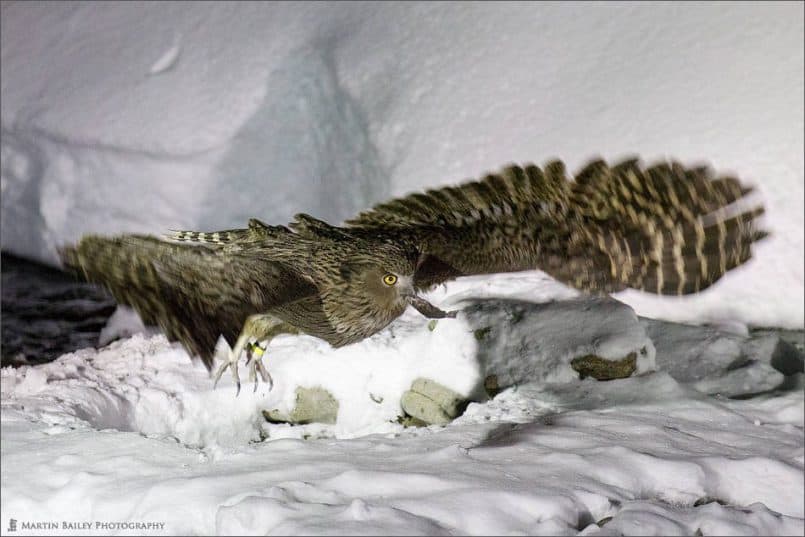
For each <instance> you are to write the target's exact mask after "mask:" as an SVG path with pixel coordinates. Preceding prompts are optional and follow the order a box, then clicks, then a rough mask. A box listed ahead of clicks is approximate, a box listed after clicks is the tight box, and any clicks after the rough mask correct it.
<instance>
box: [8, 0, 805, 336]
mask: <svg viewBox="0 0 805 537" xmlns="http://www.w3.org/2000/svg"><path fill="white" fill-rule="evenodd" d="M802 9H803V8H802V5H801V4H797V3H789V4H768V3H763V4H754V5H753V4H726V5H725V4H718V5H685V6H682V5H673V4H663V5H652V6H644V5H639V4H605V5H604V4H601V5H597V4H571V5H567V4H564V5H562V4H525V5H513V4H509V5H500V4H453V3H445V4H430V3H402V4H385V3H378V4H367V3H354V4H353V3H332V4H328V3H311V4H294V3H287V4H286V3H277V4H252V3H237V4H236V3H219V4H214V3H213V4H185V3H159V4H156V3H144V4H143V3H119V4H93V3H84V4H82V3H64V4H62V3H60V4H53V5H51V4H35V3H34V4H31V3H11V2H9V3H4V4H3V6H2V14H3V16H2V67H1V69H2V95H3V99H2V139H1V140H2V141H1V145H2V152H1V155H2V234H1V235H2V247H3V249H7V250H9V251H12V252H14V253H16V254H20V255H24V256H29V257H33V258H36V259H39V260H44V261H46V262H51V263H52V262H54V260H55V254H54V252H55V247H56V246H58V245H59V244H61V243H64V242H68V241H74V240H76V239H77V238H78V237H79V236H80V235H81V234H83V233H87V232H93V231H94V232H107V233H113V232H118V231H148V232H159V231H163V230H165V229H168V228H201V229H222V228H229V227H232V226H236V225H242V224H243V223H244V222H245V221H246V219H247V218H249V217H251V216H257V217H260V218H262V219H264V220H266V221H272V222H284V221H287V220H288V218H289V217H290V216H291V215H292V214H293V213H295V212H298V211H305V212H310V213H312V214H315V215H317V216H320V217H322V218H325V219H329V220H331V221H335V222H337V221H340V220H341V219H343V218H345V217H348V216H350V215H351V214H353V213H354V212H356V211H358V210H360V209H362V208H364V207H366V206H367V205H369V204H371V203H373V202H376V201H379V200H381V199H383V198H385V197H387V196H389V195H397V194H402V193H405V192H408V191H411V190H415V189H420V188H422V187H425V186H433V185H438V184H445V183H454V182H457V181H460V180H463V179H465V178H469V177H477V176H479V175H480V174H481V173H483V172H485V171H487V170H492V169H497V168H499V167H500V166H502V165H504V164H505V163H508V162H511V161H515V162H524V161H536V162H539V163H541V162H544V161H545V160H547V159H548V158H550V157H553V156H559V157H561V158H563V159H565V160H566V161H567V162H568V164H569V166H570V167H571V168H576V167H577V166H579V165H581V164H582V162H583V161H584V160H586V159H587V158H589V157H591V156H593V155H596V154H601V155H602V156H604V157H606V158H610V159H615V158H618V157H620V156H623V155H625V154H631V153H636V154H639V155H641V156H643V157H644V158H645V159H647V160H652V159H655V158H658V157H663V156H673V157H675V158H679V159H681V160H683V161H685V162H689V163H692V162H698V161H701V160H703V159H706V160H708V161H710V162H711V163H712V164H713V165H714V166H715V167H716V168H718V169H721V170H725V171H734V172H736V173H737V174H738V175H739V176H741V177H742V178H744V179H745V180H746V181H748V182H749V183H752V184H755V185H757V187H758V190H759V192H760V194H761V196H762V198H763V199H764V200H765V202H766V204H767V206H768V227H769V229H770V230H771V231H772V232H773V236H772V238H771V239H769V240H768V241H766V242H765V243H764V244H761V245H759V246H758V248H757V259H756V260H755V261H753V262H752V263H751V264H750V265H749V266H747V267H745V268H743V269H741V270H739V271H736V272H735V273H734V274H730V275H729V276H727V277H726V278H725V279H724V281H722V282H721V283H720V284H719V285H718V286H717V287H715V288H714V289H713V290H711V291H708V292H706V293H704V294H703V295H701V296H697V297H691V298H686V299H657V298H654V297H648V296H644V295H641V294H639V293H629V292H627V293H624V294H623V295H622V296H621V297H620V298H622V299H623V300H625V301H626V302H628V303H629V304H630V305H633V306H635V307H636V309H637V312H638V313H639V314H641V315H647V316H650V317H662V318H666V319H671V320H687V321H699V322H701V321H714V320H719V321H725V320H726V321H735V322H743V323H749V324H753V325H775V326H787V327H795V328H797V327H798V328H801V327H802V326H803V324H805V313H803V308H802V303H803V296H804V294H803V288H804V286H803V280H804V278H803V272H804V271H803V261H802V259H803V227H804V226H803V212H804V211H803V176H804V175H805V173H804V171H803V159H802V147H803V134H802V133H803V103H802V99H801V95H802V93H803V71H802V64H803V48H802V42H803V23H802V20H803V11H802Z"/></svg>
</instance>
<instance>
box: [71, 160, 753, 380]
mask: <svg viewBox="0 0 805 537" xmlns="http://www.w3.org/2000/svg"><path fill="white" fill-rule="evenodd" d="M750 191H751V189H750V188H748V187H746V186H744V185H742V184H741V183H740V182H739V181H738V180H737V179H735V178H733V177H729V176H717V175H715V174H714V172H713V171H712V170H711V169H710V168H709V167H705V166H703V167H686V166H684V165H682V164H679V163H678V162H673V161H662V162H658V163H656V164H654V165H652V166H644V165H642V164H641V163H640V161H639V160H638V159H628V160H624V161H622V162H619V163H618V164H616V165H612V166H611V165H608V164H607V163H606V162H605V161H604V160H602V159H594V160H592V161H590V162H589V163H588V164H587V165H585V166H583V167H582V169H581V170H580V171H579V172H578V173H577V174H576V175H575V177H574V178H573V179H572V180H571V179H569V178H568V177H567V176H566V172H565V166H564V164H563V163H562V162H561V161H558V160H556V161H551V162H548V163H547V164H546V165H545V166H544V167H543V168H540V167H538V166H535V165H533V164H529V165H525V166H516V165H510V166H508V167H506V168H504V169H503V170H502V171H500V172H499V173H493V174H489V175H486V176H485V177H483V178H482V179H480V180H476V181H470V182H466V183H464V184H461V185H458V186H448V187H445V188H440V189H435V190H428V191H426V192H423V193H415V194H411V195H409V196H406V197H402V198H399V199H394V200H391V201H389V202H387V203H383V204H380V205H377V206H375V207H374V208H372V209H370V210H367V211H365V212H362V213H360V214H359V215H357V216H356V217H354V218H352V219H350V220H347V221H346V222H345V223H343V224H342V225H340V226H333V225H330V224H328V223H326V222H323V221H321V220H318V219H316V218H313V217H312V216H309V215H306V214H299V215H297V216H296V217H295V218H294V220H293V221H292V222H291V223H289V224H288V225H287V226H274V225H267V224H265V223H263V222H261V221H259V220H257V219H252V220H250V221H249V223H248V226H247V227H246V228H243V229H231V230H226V231H216V232H195V231H175V232H171V233H168V234H166V235H165V236H163V237H154V236H147V235H121V236H116V237H101V236H94V235H90V236H86V237H84V238H82V240H81V241H80V242H79V243H78V244H77V245H75V246H70V247H66V248H63V249H61V251H60V253H61V258H62V261H63V264H64V266H65V267H66V268H67V269H68V270H70V271H72V272H74V273H75V274H77V275H79V276H80V277H82V278H84V279H86V280H88V281H91V282H97V283H100V284H102V285H104V286H106V287H107V288H108V289H109V290H110V291H111V293H112V295H113V296H114V297H115V299H116V300H117V301H118V302H120V303H121V304H127V305H129V306H131V307H133V308H134V309H135V310H136V311H137V312H138V313H139V314H140V316H141V317H142V319H143V321H144V322H145V323H148V324H155V325H158V326H159V327H160V328H161V329H162V331H163V332H164V333H165V335H166V336H167V337H168V339H170V340H172V341H177V340H178V341H179V342H181V344H182V345H183V346H184V348H185V349H186V350H187V351H188V353H190V354H191V356H197V357H199V358H200V359H201V360H202V361H203V363H204V364H205V365H206V367H207V368H208V369H209V370H212V368H213V365H214V364H213V362H214V351H215V347H216V343H217V341H218V339H219V337H221V336H223V338H225V339H226V341H227V342H228V343H229V345H230V348H231V351H230V352H229V354H228V356H227V357H226V358H225V359H224V360H223V363H222V364H221V365H220V367H219V368H218V369H217V371H216V373H215V382H216V383H217V382H218V380H219V379H220V378H221V375H222V374H223V372H224V371H226V370H227V369H229V370H230V371H231V373H232V375H233V377H234V379H235V381H236V384H237V386H238V390H239V389H240V376H239V373H238V369H239V363H241V362H244V363H245V365H246V367H247V369H248V372H249V378H250V379H252V380H253V381H254V382H255V385H256V383H257V382H258V374H259V376H260V378H262V379H263V380H264V381H266V382H272V381H271V376H270V374H269V372H268V371H267V370H266V368H265V366H264V365H263V363H262V359H261V358H262V355H263V353H264V352H265V351H266V348H267V346H268V344H269V342H270V341H271V339H272V338H274V337H275V336H277V335H279V334H285V333H290V334H298V333H303V334H308V335H311V336H315V337H318V338H321V339H323V340H325V341H326V342H328V343H329V344H331V345H333V346H334V347H340V346H343V345H348V344H350V343H354V342H357V341H360V340H362V339H364V338H366V337H369V336H371V335H372V334H375V333H377V332H378V331H380V330H382V329H383V328H385V327H386V326H387V325H388V324H389V323H391V322H392V321H393V320H394V319H396V318H397V317H398V316H400V315H401V314H402V313H403V312H404V311H405V310H406V308H408V307H409V306H412V307H414V308H415V309H416V310H418V311H419V312H420V313H422V314H423V315H424V316H426V317H429V318H441V317H445V316H453V315H455V312H445V311H442V310H440V309H439V308H437V307H436V306H434V305H433V304H430V303H429V302H427V301H426V300H424V299H423V298H421V297H420V296H419V295H418V293H420V292H422V291H424V290H427V289H429V288H431V287H433V286H434V285H437V284H440V283H442V282H446V281H448V280H452V279H454V278H459V277H462V276H469V275H475V274H493V273H499V272H511V271H520V270H529V269H539V270H542V271H544V272H545V273H547V274H548V275H549V276H551V277H553V278H554V279H556V280H558V281H559V282H562V283H564V284H566V285H569V286H572V287H574V288H576V289H578V290H581V291H584V292H588V293H594V294H602V293H611V292H615V291H620V290H622V289H626V288H632V289H638V290H641V291H645V292H649V293H656V294H660V295H685V294H691V293H697V292H699V291H702V290H704V289H706V288H707V287H709V286H710V285H712V284H713V283H714V282H716V281H717V280H718V279H719V278H721V277H722V276H723V275H724V274H725V273H727V272H728V271H730V270H732V269H734V268H735V267H738V266H739V265H741V264H743V263H745V262H746V261H747V260H748V259H750V257H751V246H752V244H753V243H754V242H756V241H758V240H760V239H762V238H763V237H764V236H766V233H765V232H764V231H762V230H760V229H758V225H757V221H756V220H757V219H758V217H759V216H760V215H761V214H763V207H762V206H760V205H753V204H751V203H749V202H748V200H747V194H748V193H749V192H750Z"/></svg>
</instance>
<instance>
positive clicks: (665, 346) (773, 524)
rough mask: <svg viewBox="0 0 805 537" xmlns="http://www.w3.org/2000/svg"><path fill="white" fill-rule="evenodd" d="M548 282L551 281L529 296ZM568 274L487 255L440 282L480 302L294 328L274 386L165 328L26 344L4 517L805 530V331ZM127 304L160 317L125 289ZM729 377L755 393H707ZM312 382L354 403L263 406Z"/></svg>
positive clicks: (5, 414) (8, 436) (287, 401)
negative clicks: (422, 386)
mask: <svg viewBox="0 0 805 537" xmlns="http://www.w3.org/2000/svg"><path fill="white" fill-rule="evenodd" d="M535 289H536V290H537V291H536V294H537V296H538V298H539V299H540V302H539V303H527V302H524V301H522V300H518V299H517V297H518V296H521V295H523V294H529V295H531V294H534V290H535ZM552 289H553V287H552V284H551V283H550V282H549V280H548V279H547V277H546V276H545V275H544V274H542V273H539V272H527V273H518V274H512V275H501V276H494V277H489V278H480V277H479V278H469V279H467V280H463V281H457V282H452V283H450V284H448V285H446V286H443V287H440V288H439V289H437V290H436V291H434V292H433V293H431V294H430V295H429V296H428V298H429V299H430V300H432V301H433V302H434V303H435V304H437V305H439V306H441V307H443V308H453V307H456V306H458V307H463V311H462V313H460V314H459V315H458V317H457V318H456V319H441V320H439V321H438V322H436V323H432V322H429V321H428V320H427V319H425V318H423V317H422V316H420V315H419V314H418V313H416V312H414V311H409V312H406V314H405V315H403V316H402V317H401V318H400V319H398V320H397V321H395V322H394V323H393V324H392V325H391V326H390V327H389V328H388V329H387V330H384V331H382V332H380V333H378V334H376V335H375V336H373V337H371V338H368V339H366V340H364V341H362V342H360V343H357V344H354V345H349V346H346V347H342V348H340V349H333V348H331V347H329V346H328V345H326V344H324V343H322V342H321V341H319V340H316V339H314V338H311V337H307V336H281V337H278V338H277V339H275V340H274V341H273V342H272V344H271V345H270V347H269V348H268V351H267V355H266V356H267V358H266V359H267V365H268V368H269V370H270V371H271V373H272V375H273V377H274V381H275V386H274V389H273V390H271V391H269V390H268V388H267V386H266V385H263V384H261V385H259V386H258V387H257V389H256V390H255V391H252V385H250V384H248V383H246V384H244V386H243V389H242V390H241V393H240V395H239V396H237V397H236V396H235V387H234V386H233V384H232V380H231V378H230V377H229V376H228V375H225V376H224V378H223V379H222V386H221V385H219V387H218V389H216V390H213V389H212V381H211V379H210V376H209V374H208V372H207V371H206V370H205V369H204V367H203V366H202V365H201V364H199V363H197V362H196V363H193V362H191V361H190V359H189V357H188V356H187V354H186V353H185V352H184V351H183V350H181V348H180V347H179V346H178V345H176V344H174V345H171V344H169V343H168V342H167V341H166V340H165V338H164V337H163V336H161V335H149V334H140V333H137V334H135V335H133V336H131V337H128V338H127V339H122V340H118V341H114V342H112V343H110V344H109V345H108V346H106V347H103V348H101V349H99V350H95V349H83V350H80V351H78V352H75V353H71V354H67V355H64V356H62V357H61V358H59V359H58V360H56V361H54V362H51V363H48V364H43V365H40V366H23V367H19V368H16V369H13V368H10V367H9V368H4V369H3V370H2V374H1V375H0V382H1V383H2V385H0V394H2V399H1V400H0V401H1V403H2V405H1V412H2V421H1V425H2V432H1V434H2V437H3V442H2V444H1V445H0V449H1V450H2V459H3V473H2V490H1V492H2V498H3V520H2V521H0V524H2V527H3V528H8V527H9V524H10V523H11V522H10V519H12V518H13V519H14V520H16V521H17V527H18V532H19V533H20V534H26V535H27V534H41V533H42V528H40V529H39V531H37V530H36V528H34V529H26V527H23V526H22V524H23V523H27V524H29V526H27V528H31V526H30V524H32V523H36V522H41V523H45V522H47V523H54V524H56V528H55V529H54V528H50V529H48V533H51V534H92V533H104V534H107V533H113V534H142V533H143V531H142V529H139V530H138V529H137V528H134V529H126V528H125V527H122V528H121V527H112V528H110V527H109V526H104V524H108V523H127V524H133V523H140V524H149V523H150V524H156V525H157V526H158V527H157V528H156V529H153V528H154V526H152V529H149V530H148V531H147V532H146V533H147V534H149V535H150V534H169V535H175V534H196V535H199V534H201V535H206V534H213V533H215V534H231V533H238V534H314V535H318V534H326V535H331V534H334V533H335V534H383V535H385V534H425V535H453V534H471V535H481V534H486V535H488V534H498V533H502V534H528V535H534V534H584V535H614V534H634V533H639V534H646V533H648V534H676V535H691V534H695V533H696V532H697V530H701V531H702V532H705V533H706V532H712V533H718V534H741V535H752V534H755V535H766V534H771V535H798V534H802V531H803V529H805V523H804V522H805V513H803V500H804V499H805V498H803V486H805V482H803V464H805V451H803V446H804V445H805V442H804V440H803V418H804V417H805V416H804V415H803V409H805V405H803V403H804V402H805V401H803V393H804V392H803V390H802V389H801V387H802V378H803V375H802V358H801V353H800V354H798V355H796V359H798V360H799V362H792V361H791V360H792V359H789V360H788V361H787V362H786V361H785V360H782V359H780V358H779V356H780V353H779V352H777V350H775V347H774V346H773V345H771V344H768V343H766V339H765V338H766V337H767V336H763V337H761V338H753V337H749V336H747V335H745V334H744V335H740V334H734V333H732V334H731V333H727V332H723V331H720V330H715V329H709V328H708V329H703V328H700V327H678V329H677V330H676V331H674V330H669V329H658V328H657V326H658V325H657V324H656V323H657V322H656V321H647V320H641V319H638V318H637V316H636V315H635V314H634V312H633V311H632V310H631V309H630V308H629V307H627V306H625V305H623V304H619V303H618V302H616V301H614V300H611V299H590V298H582V297H576V298H573V297H567V296H566V295H567V294H568V293H570V294H572V292H571V291H568V290H566V289H565V290H564V291H562V292H561V293H559V294H551V293H552V291H551V290H552ZM473 293H475V294H476V296H474V297H473ZM557 298H565V299H566V300H563V301H557V300H556V299H557ZM490 327H491V329H490ZM108 328H109V329H108V330H107V331H106V332H105V336H104V337H114V336H115V334H119V335H126V334H128V333H130V332H132V331H137V330H139V329H140V328H141V327H138V326H137V324H136V322H135V320H134V319H132V318H131V317H130V316H127V315H125V314H122V313H121V314H118V315H116V316H115V317H114V318H113V320H112V321H111V324H110V326H109V327H108ZM571 328H573V329H571ZM485 329H488V330H485ZM479 330H481V331H482V335H481V336H480V337H479ZM649 336H650V337H649ZM753 342H754V343H753ZM641 348H645V350H646V354H645V356H641V357H640V358H638V360H637V365H638V372H637V374H636V375H635V376H632V377H630V378H626V379H620V380H613V381H608V382H598V381H594V380H592V379H585V380H580V379H579V378H578V375H574V374H573V373H572V370H571V369H570V367H569V362H570V360H571V359H572V358H573V356H575V355H577V354H585V353H590V352H594V353H597V354H600V355H601V356H602V357H607V358H621V357H622V355H623V354H624V353H627V352H638V351H639V350H640V349H641ZM655 349H656V351H655ZM774 356H777V357H778V358H777V361H776V362H775V361H774V360H775V359H774ZM677 358H680V360H681V362H680V363H676V362H675V361H676V359H677ZM739 358H741V359H743V360H744V362H745V363H744V364H743V365H741V364H740V363H737V364H736V360H738V359H739ZM753 363H757V364H761V363H763V364H766V365H769V364H771V363H776V364H777V365H779V364H783V365H784V366H785V367H783V368H782V369H785V370H786V375H787V376H785V377H783V376H782V374H781V373H780V372H779V371H777V373H778V377H775V378H772V377H768V378H769V379H770V381H769V382H768V383H766V384H764V385H763V386H762V388H764V389H766V393H765V394H757V393H756V391H757V389H758V386H748V387H747V386H746V380H747V377H746V376H741V375H738V376H736V375H734V374H732V373H733V372H734V370H741V369H747V370H751V371H756V370H757V371H765V369H762V368H760V369H758V368H759V365H758V366H752V365H749V364H753ZM792 364H793V365H792ZM694 365H695V366H696V369H691V368H692V367H693V366H694ZM772 369H774V368H773V367H772ZM490 372H494V373H496V374H498V376H499V377H500V378H501V381H502V382H501V387H502V388H504V389H503V390H502V391H501V392H500V393H498V394H497V395H496V396H495V397H494V398H492V399H489V398H487V397H486V396H485V395H484V393H483V392H481V391H480V388H481V386H482V384H483V380H484V376H485V375H486V374H487V373H490ZM417 378H428V379H431V380H434V381H436V382H438V383H440V384H442V385H444V386H446V387H448V388H449V389H451V390H453V391H455V392H457V393H459V394H461V395H462V396H464V397H467V398H469V399H471V400H472V401H471V402H470V403H469V405H468V406H467V408H466V411H465V412H464V414H463V415H461V416H460V417H459V418H457V419H456V420H454V421H453V422H452V423H450V424H448V425H447V426H445V427H438V426H430V427H423V428H407V429H406V428H404V427H403V426H402V425H401V424H400V423H398V421H397V418H398V416H399V414H400V413H401V408H400V400H401V396H402V394H403V392H404V391H405V390H408V389H409V388H410V386H411V384H412V382H413V381H414V379H417ZM749 378H751V377H749ZM771 381H775V382H771ZM708 382H709V384H708ZM715 385H718V386H719V390H720V391H723V392H724V393H730V394H732V395H736V396H746V395H754V397H752V398H751V399H747V400H730V399H726V398H724V397H713V396H709V395H707V393H710V388H712V387H713V386H715ZM300 386H301V387H307V388H315V387H322V388H324V389H326V390H327V391H328V392H330V393H332V394H333V395H334V396H335V398H336V400H337V401H338V404H339V410H338V419H337V421H336V422H335V423H334V424H331V425H327V424H320V423H311V424H307V425H296V426H292V425H289V424H287V423H269V422H267V421H265V420H264V419H263V416H262V414H261V410H273V409H277V410H278V411H279V413H285V414H288V413H289V412H290V410H291V407H292V406H293V405H294V404H295V401H296V399H295V398H296V388H297V387H300ZM792 388H793V389H792ZM65 522H67V523H68V524H73V525H72V526H67V527H65V526H63V523H65ZM83 523H87V524H89V525H90V526H89V527H90V528H92V529H91V531H87V530H86V529H85V528H86V527H84V526H80V524H83ZM96 524H100V525H99V526H96ZM46 529H47V528H46Z"/></svg>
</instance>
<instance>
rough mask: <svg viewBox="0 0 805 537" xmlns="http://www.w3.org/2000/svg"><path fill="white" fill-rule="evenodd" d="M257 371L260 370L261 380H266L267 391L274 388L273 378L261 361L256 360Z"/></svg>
mask: <svg viewBox="0 0 805 537" xmlns="http://www.w3.org/2000/svg"><path fill="white" fill-rule="evenodd" d="M257 371H259V372H260V376H261V377H263V382H268V391H271V390H273V389H274V379H273V378H271V373H269V372H268V370H267V369H266V368H265V366H264V365H263V362H262V361H260V360H258V361H257Z"/></svg>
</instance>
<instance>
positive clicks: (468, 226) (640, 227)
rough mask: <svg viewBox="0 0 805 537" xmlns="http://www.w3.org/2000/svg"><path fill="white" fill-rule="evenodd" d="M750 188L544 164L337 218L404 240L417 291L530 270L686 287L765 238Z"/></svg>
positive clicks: (690, 175) (674, 175)
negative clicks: (415, 251)
mask: <svg viewBox="0 0 805 537" xmlns="http://www.w3.org/2000/svg"><path fill="white" fill-rule="evenodd" d="M750 191H751V189H749V188H746V187H744V186H742V185H741V183H740V182H739V181H738V180H737V179H735V178H732V177H726V176H724V177H722V176H715V175H714V173H713V171H712V170H711V169H710V168H707V167H690V168H689V167H685V166H683V165H681V164H679V163H677V162H661V163H658V164H655V165H653V166H650V167H644V166H642V165H641V164H640V163H639V162H638V160H637V159H632V160H626V161H623V162H621V163H619V164H617V165H615V166H609V165H608V164H607V163H606V162H604V161H603V160H594V161H591V162H590V163H589V164H587V165H586V166H585V167H584V168H583V169H582V170H581V171H580V172H579V173H578V174H577V175H576V177H575V180H573V181H571V180H568V179H567V178H566V176H565V167H564V164H563V163H562V162H561V161H553V162H550V163H549V164H548V165H547V166H545V168H544V169H540V168H539V167H537V166H534V165H528V166H525V167H519V166H509V167H507V168H505V169H504V170H502V171H501V172H500V173H497V174H491V175H487V176H486V177H484V178H483V179H482V180H480V181H474V182H469V183H465V184H463V185H460V186H457V187H446V188H442V189H439V190H429V191H427V192H425V193H417V194H412V195H410V196H407V197H404V198H400V199H395V200H392V201H390V202H387V203H383V204H381V205H378V206H376V207H374V208H373V209H371V210H369V211H366V212H364V213H361V214H360V215H358V216H357V217H356V218H354V219H351V220H349V221H347V223H346V225H347V226H348V228H349V229H351V230H354V231H357V232H363V233H375V234H386V235H388V236H391V237H396V238H397V240H401V241H402V240H404V241H413V242H415V243H416V244H417V245H418V247H419V249H420V251H421V252H422V253H423V257H422V261H421V263H420V266H419V269H418V270H417V273H416V278H415V280H416V284H417V287H419V288H427V287H429V286H431V285H433V284H436V283H440V282H442V281H445V280H448V279H451V278H455V277H458V276H464V275H472V274H489V273H495V272H509V271H516V270H526V269H541V270H543V271H544V272H546V273H548V274H549V275H550V276H552V277H554V278H556V279H557V280H559V281H561V282H563V283H565V284H568V285H571V286H573V287H575V288H577V289H580V290H584V291H589V292H597V293H603V292H612V291H618V290H621V289H624V288H626V287H631V288H634V289H640V290H644V291H647V292H651V293H658V294H671V295H676V294H689V293H695V292H698V291H700V290H702V289H705V288H706V287H708V286H710V285H711V284H713V283H714V282H715V281H717V280H718V279H719V278H721V276H723V275H724V274H725V273H726V272H727V271H729V270H731V269H733V268H735V267H737V266H739V265H741V264H743V263H744V262H746V261H747V260H748V259H749V258H750V257H751V248H750V247H751V245H752V243H753V242H755V241H757V240H759V239H761V238H763V237H764V236H765V235H766V233H764V232H763V231H760V230H758V229H757V222H756V218H758V217H759V216H760V215H761V214H762V213H763V208H762V207H759V206H752V205H751V204H749V203H748V202H747V200H746V195H747V194H748V193H749V192H750Z"/></svg>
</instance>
